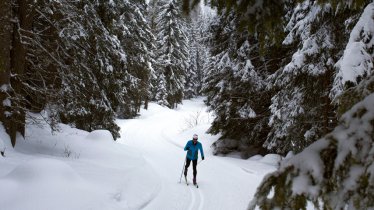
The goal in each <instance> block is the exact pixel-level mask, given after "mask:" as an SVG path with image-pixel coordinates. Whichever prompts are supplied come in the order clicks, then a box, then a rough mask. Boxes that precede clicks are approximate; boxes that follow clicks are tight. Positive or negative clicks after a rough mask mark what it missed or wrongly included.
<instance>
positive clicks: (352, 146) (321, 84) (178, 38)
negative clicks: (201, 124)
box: [0, 0, 374, 209]
mask: <svg viewBox="0 0 374 210" xmlns="http://www.w3.org/2000/svg"><path fill="white" fill-rule="evenodd" d="M198 96H203V97H205V101H204V102H205V103H206V105H207V106H208V107H209V110H210V111H211V112H212V113H213V115H214V120H213V123H212V125H211V127H210V128H209V130H208V132H209V133H211V134H220V135H221V137H220V139H219V140H218V141H216V142H214V144H213V145H212V146H213V148H214V154H217V155H225V154H229V153H231V152H238V153H240V155H241V157H242V158H243V159H247V158H249V157H251V156H253V155H256V154H262V155H265V154H269V153H276V154H280V155H282V156H283V157H285V158H284V161H282V163H281V164H280V166H279V170H277V171H276V172H273V173H272V174H270V175H268V176H266V177H265V179H264V180H263V182H262V183H261V185H260V186H259V188H258V189H257V193H256V195H255V197H254V199H253V200H252V202H251V203H250V204H249V206H248V208H249V209H255V208H260V209H305V208H306V206H307V205H308V204H312V205H313V206H314V207H315V208H316V209H370V208H374V199H372V198H374V2H373V1H371V0H351V1H346V0H246V1H234V0H205V1H202V0H201V1H199V0H149V1H146V0H88V1H86V0H74V1H69V0H42V1H39V0H38V1H34V0H2V1H0V122H1V123H2V124H3V126H4V127H5V129H6V132H7V133H8V134H9V136H10V139H11V143H12V145H13V147H14V146H16V145H17V135H18V134H21V135H25V126H26V125H27V123H36V124H38V123H40V122H39V121H40V118H35V117H33V116H35V113H43V116H46V117H44V118H43V120H44V121H45V122H47V123H48V125H49V126H50V127H51V128H52V131H53V132H59V126H58V124H59V123H64V124H68V125H71V126H73V127H75V128H79V129H82V130H86V131H93V130H97V129H107V130H109V131H110V132H111V134H112V135H113V137H114V139H117V138H119V137H120V133H119V129H120V128H119V127H118V125H117V124H116V123H115V120H116V119H118V118H120V119H131V118H135V117H137V116H138V115H139V112H140V109H142V108H144V109H147V107H148V103H149V102H156V103H158V104H160V105H162V106H165V107H168V108H170V109H176V108H177V107H178V105H180V104H181V103H182V100H184V99H191V98H194V97H198ZM289 156H293V157H291V158H288V157H289ZM347 183H349V184H347ZM300 185H302V186H305V187H303V188H302V189H301V188H298V187H295V186H300ZM270 194H272V196H269V195H270Z"/></svg>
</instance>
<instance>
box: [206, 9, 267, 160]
mask: <svg viewBox="0 0 374 210" xmlns="http://www.w3.org/2000/svg"><path fill="white" fill-rule="evenodd" d="M237 21H238V19H237V17H236V14H235V13H234V12H232V13H231V14H229V15H228V16H226V14H222V15H221V16H220V18H219V19H218V21H217V22H216V23H214V24H213V25H212V28H213V31H214V32H213V33H214V38H213V43H212V51H211V54H212V58H211V62H210V65H209V68H208V69H207V74H206V75H207V76H206V78H205V82H206V84H205V85H204V86H205V88H204V92H205V93H206V94H207V96H208V98H207V103H208V105H209V107H210V109H211V110H214V112H215V114H216V118H215V119H214V121H213V123H212V126H211V128H210V129H209V132H211V133H214V134H216V133H219V132H220V133H221V134H222V137H221V139H220V140H219V141H217V142H216V143H214V147H215V153H227V152H230V151H233V150H240V151H242V152H243V153H242V154H243V157H247V156H248V155H249V153H248V151H249V150H252V152H255V149H254V147H255V148H261V146H262V144H263V139H264V137H265V136H266V134H267V130H268V127H267V116H268V114H267V113H268V112H267V107H268V104H269V102H270V98H269V95H268V94H267V93H266V90H265V83H264V78H265V75H266V71H265V70H263V71H262V72H257V68H256V67H255V66H254V64H253V63H252V60H251V58H255V57H259V54H258V53H259V48H258V46H259V45H258V42H256V39H255V38H254V37H251V36H250V35H249V33H248V32H246V31H240V30H238V29H237V28H236V27H237ZM254 60H255V64H256V65H257V67H259V68H258V69H262V68H261V65H263V64H262V63H261V62H259V61H260V59H257V60H256V59H254ZM264 135H265V136H264ZM249 148H251V149H249Z"/></svg>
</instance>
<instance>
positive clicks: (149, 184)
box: [0, 98, 280, 210]
mask: <svg viewBox="0 0 374 210" xmlns="http://www.w3.org/2000/svg"><path fill="white" fill-rule="evenodd" d="M206 110H207V108H206V106H205V105H204V103H203V98H198V99H193V100H186V101H183V105H180V106H179V107H178V109H176V110H170V109H167V108H164V107H161V106H159V105H156V104H153V103H151V104H150V105H149V108H148V110H141V113H140V117H138V118H137V119H131V120H118V121H117V123H118V125H119V126H120V127H121V136H122V137H121V138H120V139H118V140H117V141H113V137H112V135H111V134H110V132H109V131H107V130H97V131H93V132H91V133H89V132H86V131H82V130H78V129H75V128H71V127H70V126H67V125H63V124H60V130H61V132H59V133H54V134H53V135H52V134H51V132H50V129H48V127H47V126H44V127H40V126H36V125H28V126H27V128H26V137H25V139H23V138H22V137H21V136H18V139H17V144H16V147H15V148H14V149H13V148H12V147H11V145H10V140H9V137H8V136H7V135H6V133H5V131H4V128H3V126H2V125H0V146H3V147H6V148H7V150H6V155H5V157H0V209H7V210H19V209H28V210H34V209H35V210H44V209H45V210H50V209H54V210H59V209H61V210H63V209H64V210H66V209H69V210H75V209H76V210H85V209H100V210H101V209H113V210H114V209H121V210H123V209H163V210H168V209H204V210H209V209H212V210H213V209H214V210H217V209H245V208H246V207H247V205H248V203H249V201H250V200H251V199H252V197H253V195H254V193H255V191H256V188H257V186H258V185H259V183H260V181H261V180H262V178H263V176H264V175H265V174H267V173H269V172H272V171H274V170H275V169H276V167H277V164H278V161H279V160H280V158H279V156H276V155H268V156H265V157H262V156H256V157H253V158H250V159H248V160H242V159H237V158H233V157H218V156H213V155H212V151H211V148H210V145H211V144H212V143H213V142H214V141H215V140H217V138H218V137H219V136H211V135H209V134H206V133H205V131H206V130H207V129H208V128H209V126H210V123H211V120H212V116H211V115H210V114H209V113H208V112H206ZM194 119H197V120H194ZM191 122H195V124H193V123H191ZM194 133H197V134H198V135H199V141H200V142H201V143H202V144H203V147H204V153H205V160H204V161H202V162H200V163H199V165H198V174H197V181H198V184H199V188H198V189H197V188H195V187H194V186H192V185H189V186H186V184H185V183H184V181H183V180H182V182H181V183H179V180H180V176H181V172H182V167H183V164H184V158H185V155H186V153H185V152H184V151H183V147H184V145H185V144H186V142H187V141H188V140H189V139H191V137H192V135H193V134H194ZM2 144H4V145H2ZM188 180H189V182H191V180H192V167H190V169H189V174H188Z"/></svg>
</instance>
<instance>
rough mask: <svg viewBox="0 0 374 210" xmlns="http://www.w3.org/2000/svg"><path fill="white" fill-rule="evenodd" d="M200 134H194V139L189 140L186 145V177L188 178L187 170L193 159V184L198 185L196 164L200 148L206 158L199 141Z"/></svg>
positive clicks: (202, 156)
mask: <svg viewBox="0 0 374 210" xmlns="http://www.w3.org/2000/svg"><path fill="white" fill-rule="evenodd" d="M197 139H198V136H197V134H194V135H193V136H192V140H190V141H188V142H187V144H186V146H185V147H184V151H187V157H186V166H185V168H184V177H185V179H186V180H187V170H188V167H189V166H190V163H191V161H192V168H193V184H194V185H196V174H197V170H196V165H197V159H198V150H200V154H201V159H202V160H204V151H203V146H202V145H201V143H200V142H198V141H197Z"/></svg>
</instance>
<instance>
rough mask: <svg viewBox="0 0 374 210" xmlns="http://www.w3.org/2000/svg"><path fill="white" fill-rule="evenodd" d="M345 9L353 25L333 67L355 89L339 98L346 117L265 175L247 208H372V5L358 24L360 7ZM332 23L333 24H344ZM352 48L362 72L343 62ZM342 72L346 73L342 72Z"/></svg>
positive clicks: (373, 206) (373, 4) (373, 29)
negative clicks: (356, 51) (308, 203)
mask: <svg viewBox="0 0 374 210" xmlns="http://www.w3.org/2000/svg"><path fill="white" fill-rule="evenodd" d="M365 3H368V2H363V4H362V5H361V8H362V7H363V6H364V5H365ZM346 9H348V10H350V12H347V11H344V10H343V11H340V12H344V13H345V14H350V15H352V16H351V17H348V18H347V21H345V23H346V24H353V25H354V27H353V30H352V31H351V33H350V38H349V41H348V44H346V47H345V51H344V54H343V53H342V54H341V56H342V57H341V59H340V61H339V62H338V65H337V67H338V69H339V73H338V77H339V76H341V75H343V73H348V74H350V75H351V76H349V77H345V78H349V79H348V80H346V81H352V83H353V82H357V83H358V85H357V86H355V87H351V88H350V89H347V90H343V92H341V93H340V95H339V97H338V99H339V100H338V102H339V106H341V108H342V109H341V112H345V114H343V115H342V118H341V119H340V122H339V125H338V126H337V127H336V128H335V129H334V130H333V131H332V132H331V133H329V134H327V135H326V136H324V137H323V138H321V139H320V140H318V141H317V142H315V143H313V144H312V145H310V146H309V147H307V148H306V149H305V150H304V151H302V152H301V153H299V154H298V155H296V156H294V157H292V158H291V159H289V160H286V161H284V162H283V163H282V164H281V166H280V169H279V170H278V171H276V172H274V173H272V174H270V175H268V176H267V177H265V179H264V180H263V182H262V183H261V185H260V186H259V188H258V189H257V192H256V194H255V197H254V199H253V200H252V202H251V204H250V205H249V209H255V208H256V207H260V208H262V209H275V208H280V209H289V208H290V209H305V208H306V206H307V202H308V201H309V202H311V203H312V204H313V205H314V207H315V208H316V209H350V210H356V209H372V208H374V203H373V200H372V199H371V198H372V197H373V196H374V191H373V189H374V178H373V173H374V171H373V170H374V158H373V151H374V148H373V136H374V133H373V130H374V124H373V122H374V109H373V107H374V106H373V104H374V94H373V93H374V88H373V87H374V85H373V84H374V74H373V73H372V72H371V70H372V66H371V65H370V61H369V60H370V59H368V58H369V57H370V56H371V59H373V55H372V54H371V53H372V46H373V41H372V35H371V34H373V33H374V27H373V26H374V20H373V16H374V3H370V4H368V5H367V6H366V8H365V10H364V12H363V13H362V15H359V17H360V18H359V20H358V21H357V18H356V17H357V14H360V13H361V11H362V9H360V7H359V6H356V7H354V8H353V7H347V8H346ZM336 21H337V22H335V24H340V23H342V22H344V21H341V20H339V19H336ZM347 28H350V27H347ZM363 46H364V47H363ZM352 47H353V48H354V49H353V50H352ZM356 47H358V48H356ZM356 49H358V50H359V51H360V52H361V53H357V54H354V56H355V57H354V58H355V59H353V60H352V61H353V62H354V63H355V62H358V63H361V64H362V66H360V69H357V67H358V66H357V65H352V63H351V62H347V63H345V62H344V59H347V57H346V56H349V54H350V53H351V52H353V51H354V50H356ZM368 55H370V56H368ZM352 56H353V55H352ZM366 64H368V65H366ZM361 67H362V68H361ZM342 69H345V72H341V71H342ZM358 70H360V71H358ZM358 72H361V73H363V72H368V74H367V76H365V77H362V78H361V79H358V78H359V77H360V76H362V74H360V73H358ZM369 72H371V73H369ZM359 81H361V82H359ZM269 194H273V195H272V196H269Z"/></svg>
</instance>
